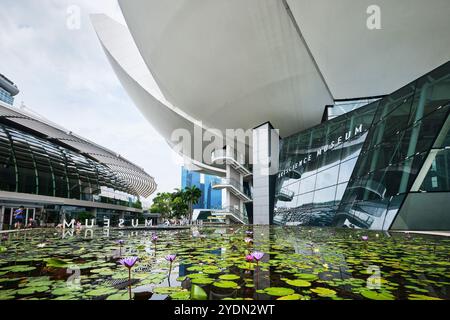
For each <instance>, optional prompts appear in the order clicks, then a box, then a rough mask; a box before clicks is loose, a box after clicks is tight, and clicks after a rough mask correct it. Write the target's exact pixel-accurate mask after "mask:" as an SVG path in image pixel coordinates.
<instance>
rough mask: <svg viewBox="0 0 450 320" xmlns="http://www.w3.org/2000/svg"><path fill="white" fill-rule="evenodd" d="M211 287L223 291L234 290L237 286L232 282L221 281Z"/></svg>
mask: <svg viewBox="0 0 450 320" xmlns="http://www.w3.org/2000/svg"><path fill="white" fill-rule="evenodd" d="M213 286H215V287H218V288H225V289H236V288H238V287H239V285H238V284H237V283H236V282H234V281H226V280H221V281H217V282H214V283H213Z"/></svg>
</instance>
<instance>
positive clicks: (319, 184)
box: [315, 166, 339, 189]
mask: <svg viewBox="0 0 450 320" xmlns="http://www.w3.org/2000/svg"><path fill="white" fill-rule="evenodd" d="M338 174H339V166H334V167H333V168H330V169H327V170H325V171H321V172H319V173H318V174H317V180H316V187H315V188H316V189H322V188H325V187H329V186H331V185H335V184H337V179H338Z"/></svg>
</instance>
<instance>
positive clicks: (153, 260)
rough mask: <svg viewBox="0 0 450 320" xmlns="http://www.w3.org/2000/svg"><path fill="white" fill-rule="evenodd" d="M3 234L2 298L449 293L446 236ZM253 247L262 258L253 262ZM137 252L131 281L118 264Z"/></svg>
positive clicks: (208, 231) (285, 231) (243, 231)
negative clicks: (154, 237) (171, 258)
mask: <svg viewBox="0 0 450 320" xmlns="http://www.w3.org/2000/svg"><path fill="white" fill-rule="evenodd" d="M154 233H156V235H157V237H158V239H157V240H156V241H152V235H153V234H154ZM1 237H2V239H1V243H0V300H12V299H57V300H81V299H83V300H85V299H101V300H103V299H108V300H128V299H130V298H131V299H135V300H164V299H176V300H188V299H197V300H202V299H210V300H219V299H249V300H251V299H254V300H272V299H282V300H316V299H334V300H343V299H381V300H397V299H420V300H422V299H450V238H445V237H437V236H426V235H416V234H403V233H390V234H389V233H384V232H369V231H360V230H346V229H327V228H298V227H253V226H252V227H250V226H231V227H203V228H198V229H197V228H192V229H184V230H165V231H164V230H157V231H144V230H139V231H132V230H128V231H125V230H119V229H93V230H81V231H79V232H75V231H72V230H66V231H55V230H47V231H42V230H35V231H26V232H21V233H11V234H7V235H6V234H3V235H1ZM246 238H247V239H246ZM120 240H123V241H120ZM250 240H251V241H250ZM254 251H259V252H262V253H264V255H263V257H262V259H261V260H260V261H258V263H256V261H255V260H253V262H247V260H246V256H247V255H249V254H251V253H252V252H254ZM169 254H176V259H175V261H174V262H173V265H172V270H171V272H170V280H169V269H170V263H169V262H168V261H167V260H166V256H167V255H169ZM130 256H136V257H138V262H137V263H136V264H135V265H134V266H133V268H132V269H131V281H130V280H129V272H128V269H127V268H126V267H124V266H122V265H121V264H120V263H119V261H120V260H121V258H124V257H130Z"/></svg>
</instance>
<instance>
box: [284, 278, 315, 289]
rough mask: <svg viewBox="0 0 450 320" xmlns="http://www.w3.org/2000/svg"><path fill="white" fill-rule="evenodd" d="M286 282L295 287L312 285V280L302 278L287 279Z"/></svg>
mask: <svg viewBox="0 0 450 320" xmlns="http://www.w3.org/2000/svg"><path fill="white" fill-rule="evenodd" d="M286 283H287V284H289V285H291V286H294V287H310V286H311V282H309V281H306V280H301V279H296V280H286Z"/></svg>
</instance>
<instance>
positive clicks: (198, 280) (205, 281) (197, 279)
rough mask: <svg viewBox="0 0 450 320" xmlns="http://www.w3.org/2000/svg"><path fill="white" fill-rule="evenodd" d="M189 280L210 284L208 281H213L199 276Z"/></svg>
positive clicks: (195, 282)
mask: <svg viewBox="0 0 450 320" xmlns="http://www.w3.org/2000/svg"><path fill="white" fill-rule="evenodd" d="M191 282H192V283H194V284H210V283H213V282H214V279H211V278H206V277H199V278H194V279H192V280H191Z"/></svg>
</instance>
